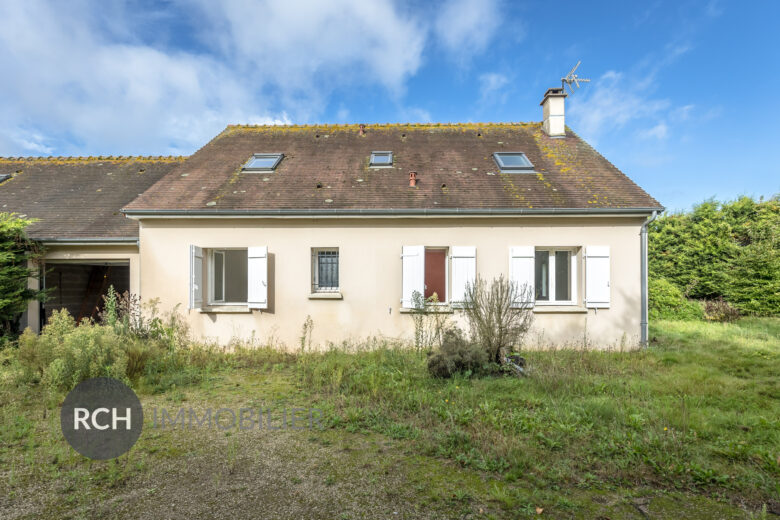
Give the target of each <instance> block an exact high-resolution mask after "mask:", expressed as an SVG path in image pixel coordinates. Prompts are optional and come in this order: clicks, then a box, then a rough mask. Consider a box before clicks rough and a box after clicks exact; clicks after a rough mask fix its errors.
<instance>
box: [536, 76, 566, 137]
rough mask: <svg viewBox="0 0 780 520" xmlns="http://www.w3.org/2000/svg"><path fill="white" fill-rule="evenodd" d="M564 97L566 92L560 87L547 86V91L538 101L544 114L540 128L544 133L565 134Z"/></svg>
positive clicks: (552, 134) (562, 135) (554, 135)
mask: <svg viewBox="0 0 780 520" xmlns="http://www.w3.org/2000/svg"><path fill="white" fill-rule="evenodd" d="M565 99H566V92H565V91H564V90H563V89H562V88H548V89H547V92H545V93H544V99H543V100H542V102H541V103H540V105H542V114H543V116H544V122H543V123H542V128H543V129H544V133H545V134H547V135H549V136H550V137H565V136H566V120H565V118H564V100H565Z"/></svg>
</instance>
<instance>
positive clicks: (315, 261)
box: [311, 247, 341, 294]
mask: <svg viewBox="0 0 780 520" xmlns="http://www.w3.org/2000/svg"><path fill="white" fill-rule="evenodd" d="M329 252H330V253H333V252H335V253H336V255H337V258H338V261H337V262H336V267H337V272H338V278H339V286H338V287H328V288H327V289H323V288H321V287H320V286H319V276H320V269H319V267H320V266H319V263H320V255H319V253H329ZM340 291H341V252H340V251H339V248H338V247H312V248H311V293H312V294H320V293H323V294H328V293H338V292H340Z"/></svg>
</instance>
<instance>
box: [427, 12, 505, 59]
mask: <svg viewBox="0 0 780 520" xmlns="http://www.w3.org/2000/svg"><path fill="white" fill-rule="evenodd" d="M500 25H501V13H500V6H499V3H498V1H497V0H484V1H474V0H447V1H446V2H445V3H444V5H442V7H441V9H440V10H439V12H438V13H437V15H436V21H435V24H434V31H435V32H436V36H437V37H438V39H439V41H440V42H441V44H442V45H443V47H444V48H445V50H447V51H448V52H449V53H451V54H452V55H453V56H454V57H455V58H456V61H459V62H461V63H462V64H465V63H466V62H468V61H469V60H470V59H471V58H472V57H473V56H475V55H477V54H480V53H482V52H484V51H485V49H487V46H488V44H489V43H490V42H491V40H492V39H493V37H494V36H495V34H496V32H497V31H498V28H499V27H500ZM519 30H520V29H519V28H518V29H517V31H519Z"/></svg>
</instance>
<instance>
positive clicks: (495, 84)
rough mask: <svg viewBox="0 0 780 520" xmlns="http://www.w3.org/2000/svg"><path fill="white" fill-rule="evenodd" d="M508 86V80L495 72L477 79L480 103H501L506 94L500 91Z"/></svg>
mask: <svg viewBox="0 0 780 520" xmlns="http://www.w3.org/2000/svg"><path fill="white" fill-rule="evenodd" d="M508 84H509V78H507V77H506V76H504V75H503V74H499V73H497V72H489V73H487V74H482V75H481V76H480V77H479V100H480V103H483V104H487V103H503V102H504V101H505V100H506V93H505V92H503V93H502V92H501V91H502V89H503V88H504V87H505V86H506V85H508Z"/></svg>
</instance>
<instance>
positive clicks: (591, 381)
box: [0, 318, 780, 518]
mask: <svg viewBox="0 0 780 520" xmlns="http://www.w3.org/2000/svg"><path fill="white" fill-rule="evenodd" d="M651 337H652V344H651V346H650V348H649V349H647V350H644V351H640V352H628V353H620V352H585V351H571V350H563V351H544V352H528V353H527V355H526V357H527V359H528V361H529V364H530V369H531V370H530V373H529V376H528V377H526V378H523V379H516V378H511V377H491V378H481V379H467V378H456V379H451V380H437V379H432V378H430V377H429V376H428V374H427V372H426V368H425V359H424V357H423V356H421V355H419V354H416V353H415V352H412V351H409V350H402V349H396V348H379V349H378V350H361V349H360V348H358V349H357V350H358V351H357V352H351V353H347V352H344V351H331V352H328V353H324V354H317V353H304V354H296V355H281V354H278V353H275V352H273V351H270V350H260V351H257V352H256V353H246V352H243V353H241V354H239V355H232V356H231V355H220V356H221V357H220V362H219V363H211V364H206V365H203V366H205V367H206V368H201V369H197V370H195V369H193V371H192V372H191V373H188V374H185V375H178V376H176V377H174V378H167V379H164V380H160V381H157V382H156V383H155V384H145V385H139V388H138V391H139V394H140V397H141V399H142V402H143V404H144V408H145V410H146V413H147V419H148V423H147V425H146V429H145V431H144V434H143V435H142V437H141V439H140V440H139V442H138V443H137V444H136V446H135V447H134V448H133V449H132V450H131V451H130V453H129V454H128V455H126V456H123V457H121V458H120V459H118V460H116V461H111V462H92V461H88V460H86V459H84V458H83V457H81V456H79V455H77V454H75V452H73V451H72V450H71V449H70V448H69V446H68V445H67V444H66V443H65V441H64V439H63V438H62V436H61V433H60V430H59V414H58V408H57V404H58V403H57V400H56V399H54V400H52V399H51V398H48V397H47V394H46V393H45V392H44V390H42V389H41V388H38V387H33V388H27V387H10V386H7V385H6V386H5V387H3V388H1V389H0V392H1V393H0V403H2V404H1V405H0V419H2V424H1V425H0V428H1V429H0V443H1V444H0V475H1V477H0V517H3V518H6V517H8V518H37V517H46V516H49V517H63V516H66V517H67V516H71V517H84V518H90V517H111V516H125V515H126V516H133V517H143V518H157V517H165V518H179V517H181V518H189V517H196V516H201V517H210V516H225V515H228V514H230V515H233V516H236V517H241V516H256V515H261V516H266V517H281V518H284V517H293V516H294V517H309V518H362V517H366V518H388V517H391V518H421V517H428V518H451V517H463V518H518V517H519V518H523V517H537V516H539V512H538V511H539V510H542V512H541V516H542V517H549V518H569V517H572V518H598V517H602V518H647V517H649V518H683V517H685V518H763V517H765V516H767V515H770V516H771V514H772V513H771V511H772V510H773V509H778V510H779V511H778V512H780V503H779V502H778V501H779V500H780V340H779V339H778V338H780V319H771V318H765V319H742V320H740V321H739V322H737V323H735V324H712V323H703V322H671V321H670V322H659V323H655V324H653V326H652V327H651ZM213 355H215V356H217V354H213ZM180 406H184V407H187V408H188V407H193V408H195V409H205V408H207V407H211V408H215V409H216V408H219V407H227V406H233V407H236V408H239V407H242V406H249V407H258V406H263V407H264V408H265V407H272V408H273V409H275V410H277V411H279V410H281V409H282V408H283V407H286V408H288V409H290V408H293V407H317V408H321V409H322V410H323V411H324V419H323V423H324V426H325V429H324V430H314V431H291V430H286V431H267V430H264V431H257V430H251V431H237V430H231V431H218V430H216V429H213V430H188V429H180V428H179V429H175V430H171V429H164V430H162V429H153V428H151V413H150V412H149V410H151V409H152V408H153V407H157V408H163V407H167V408H169V409H171V410H173V409H176V408H178V407H180ZM762 508H765V510H768V511H769V512H768V513H765V512H764V511H762Z"/></svg>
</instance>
